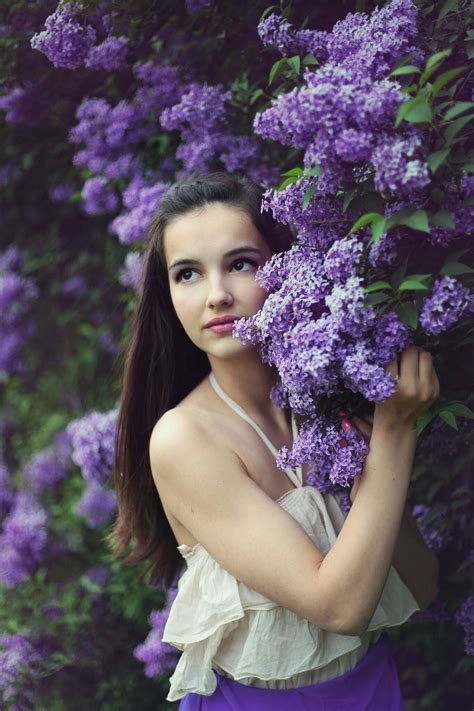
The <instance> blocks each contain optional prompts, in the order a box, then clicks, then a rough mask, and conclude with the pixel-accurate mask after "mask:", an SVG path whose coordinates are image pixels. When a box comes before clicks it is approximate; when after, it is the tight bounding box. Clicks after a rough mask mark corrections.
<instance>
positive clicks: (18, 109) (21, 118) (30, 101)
mask: <svg viewBox="0 0 474 711" xmlns="http://www.w3.org/2000/svg"><path fill="white" fill-rule="evenodd" d="M47 106H48V103H47V101H46V100H45V98H44V97H43V96H42V95H41V94H40V92H39V90H38V87H35V86H33V85H31V84H26V85H25V86H23V87H21V86H15V87H13V88H12V89H11V90H10V91H9V92H8V93H7V94H4V95H3V96H0V110H2V111H5V112H6V114H5V121H6V122H7V123H10V124H16V123H21V124H25V125H26V126H37V125H38V124H39V123H40V121H41V120H42V119H43V117H44V113H45V109H46V108H47Z"/></svg>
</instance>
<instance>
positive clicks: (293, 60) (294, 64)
mask: <svg viewBox="0 0 474 711" xmlns="http://www.w3.org/2000/svg"><path fill="white" fill-rule="evenodd" d="M288 64H289V65H290V67H291V68H292V69H293V71H294V72H295V73H296V74H299V73H300V69H301V59H300V58H299V57H298V55H295V56H294V57H290V58H289V59H288Z"/></svg>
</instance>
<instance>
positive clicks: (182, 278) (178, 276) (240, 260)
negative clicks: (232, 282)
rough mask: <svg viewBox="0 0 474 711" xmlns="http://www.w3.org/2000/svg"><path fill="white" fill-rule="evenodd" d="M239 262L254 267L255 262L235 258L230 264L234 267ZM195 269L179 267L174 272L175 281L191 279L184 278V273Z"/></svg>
mask: <svg viewBox="0 0 474 711" xmlns="http://www.w3.org/2000/svg"><path fill="white" fill-rule="evenodd" d="M239 264H250V266H251V267H256V266H257V264H256V262H254V261H253V260H252V259H236V260H235V262H232V266H233V267H235V266H236V265H239ZM194 271H196V270H195V269H191V268H190V267H188V268H187V269H181V271H180V272H178V273H177V274H176V281H178V282H179V281H184V282H189V281H192V279H186V278H184V276H185V274H192V272H194ZM236 271H238V272H243V271H249V270H248V269H237V270H236Z"/></svg>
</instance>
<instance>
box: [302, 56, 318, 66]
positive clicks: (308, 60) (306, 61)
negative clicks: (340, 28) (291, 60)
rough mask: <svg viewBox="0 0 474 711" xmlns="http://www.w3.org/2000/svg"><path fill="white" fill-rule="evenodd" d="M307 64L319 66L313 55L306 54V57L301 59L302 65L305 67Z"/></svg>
mask: <svg viewBox="0 0 474 711" xmlns="http://www.w3.org/2000/svg"><path fill="white" fill-rule="evenodd" d="M309 64H319V62H318V60H317V59H316V57H315V56H314V54H307V55H306V57H305V58H304V59H303V65H304V66H305V67H306V66H307V65H309Z"/></svg>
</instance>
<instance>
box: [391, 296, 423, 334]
mask: <svg viewBox="0 0 474 711" xmlns="http://www.w3.org/2000/svg"><path fill="white" fill-rule="evenodd" d="M394 311H395V313H396V314H397V316H398V318H399V319H400V320H401V321H403V323H406V324H407V326H410V328H416V327H417V326H418V312H417V310H416V306H415V304H412V303H411V302H409V301H405V302H404V303H402V304H395V307H394Z"/></svg>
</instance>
